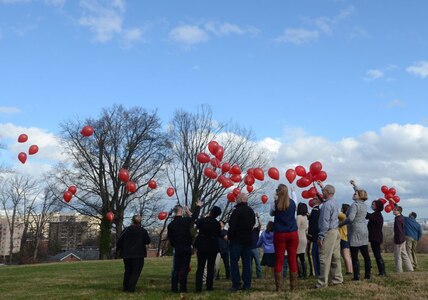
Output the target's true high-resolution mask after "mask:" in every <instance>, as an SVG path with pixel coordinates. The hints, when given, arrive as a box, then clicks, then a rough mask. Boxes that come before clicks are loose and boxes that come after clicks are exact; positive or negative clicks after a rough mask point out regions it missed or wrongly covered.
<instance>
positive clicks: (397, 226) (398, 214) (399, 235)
mask: <svg viewBox="0 0 428 300" xmlns="http://www.w3.org/2000/svg"><path fill="white" fill-rule="evenodd" d="M393 212H394V216H395V219H394V260H395V272H397V273H402V272H403V265H404V268H405V269H406V270H407V271H411V272H413V266H412V262H411V261H410V258H409V256H408V255H407V250H406V236H405V234H404V217H403V215H402V212H403V208H402V207H401V206H398V205H397V206H395V207H394V211H393Z"/></svg>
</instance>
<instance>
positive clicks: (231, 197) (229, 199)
mask: <svg viewBox="0 0 428 300" xmlns="http://www.w3.org/2000/svg"><path fill="white" fill-rule="evenodd" d="M235 199H236V196H235V194H234V193H228V194H227V200H228V201H229V202H235Z"/></svg>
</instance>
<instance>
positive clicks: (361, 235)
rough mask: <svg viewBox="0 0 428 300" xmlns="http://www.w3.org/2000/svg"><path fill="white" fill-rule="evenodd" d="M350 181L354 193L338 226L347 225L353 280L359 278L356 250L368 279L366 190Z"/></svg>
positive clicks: (369, 267) (369, 271) (369, 261)
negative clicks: (344, 216) (362, 259)
mask: <svg viewBox="0 0 428 300" xmlns="http://www.w3.org/2000/svg"><path fill="white" fill-rule="evenodd" d="M350 183H351V184H352V186H353V187H354V195H353V196H352V199H353V200H354V203H352V205H351V208H350V209H349V211H348V213H347V215H346V219H345V221H343V222H341V223H340V224H339V226H343V225H346V224H347V225H348V241H349V245H350V247H351V258H352V269H353V273H354V278H353V280H360V263H359V261H358V251H359V252H361V254H362V255H363V257H364V271H365V274H364V279H370V274H371V270H370V269H371V267H372V266H371V260H370V255H369V247H368V244H369V232H368V229H367V224H366V215H367V207H366V204H365V202H364V201H366V200H367V192H366V191H365V190H362V189H359V188H358V187H357V186H356V185H355V181H354V180H351V181H350Z"/></svg>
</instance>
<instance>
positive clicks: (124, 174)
mask: <svg viewBox="0 0 428 300" xmlns="http://www.w3.org/2000/svg"><path fill="white" fill-rule="evenodd" d="M118 177H119V179H120V180H121V181H122V182H124V183H125V188H126V190H127V191H128V192H130V193H135V192H136V191H137V184H136V183H135V182H134V181H131V180H130V179H131V176H130V175H129V171H128V170H127V169H124V168H122V169H120V170H119V174H118Z"/></svg>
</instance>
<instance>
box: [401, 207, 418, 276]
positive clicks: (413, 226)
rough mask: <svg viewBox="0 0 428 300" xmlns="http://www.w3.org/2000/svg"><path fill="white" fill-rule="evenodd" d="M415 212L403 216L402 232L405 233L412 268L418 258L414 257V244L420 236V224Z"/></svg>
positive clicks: (416, 264) (415, 265) (414, 267)
mask: <svg viewBox="0 0 428 300" xmlns="http://www.w3.org/2000/svg"><path fill="white" fill-rule="evenodd" d="M416 217H417V214H416V213H415V212H413V211H412V212H411V213H410V214H409V217H405V218H404V234H405V235H406V250H407V255H409V258H410V261H411V262H412V265H413V269H416V268H417V267H418V260H417V259H416V246H417V244H418V241H419V240H420V239H421V237H422V228H421V225H420V224H419V223H418V222H417V221H416Z"/></svg>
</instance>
